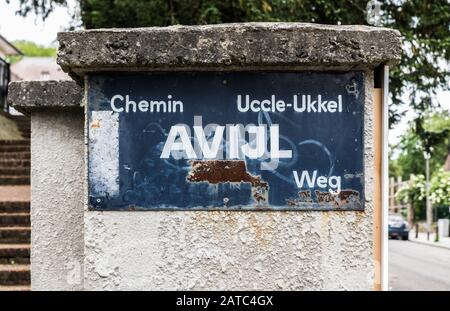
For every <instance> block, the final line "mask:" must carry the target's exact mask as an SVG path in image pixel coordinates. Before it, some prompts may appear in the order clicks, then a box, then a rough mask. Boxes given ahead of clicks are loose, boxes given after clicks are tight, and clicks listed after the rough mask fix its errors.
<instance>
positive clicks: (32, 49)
mask: <svg viewBox="0 0 450 311" xmlns="http://www.w3.org/2000/svg"><path fill="white" fill-rule="evenodd" d="M13 44H14V46H16V47H17V48H18V49H19V50H21V51H22V53H23V55H25V56H29V57H36V56H48V57H56V52H57V50H56V48H54V47H47V46H43V45H39V44H36V43H34V42H31V41H24V40H20V41H13Z"/></svg>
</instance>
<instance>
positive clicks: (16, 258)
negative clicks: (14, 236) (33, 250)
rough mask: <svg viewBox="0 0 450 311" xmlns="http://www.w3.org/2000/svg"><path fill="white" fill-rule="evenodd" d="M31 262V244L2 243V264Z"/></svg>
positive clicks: (0, 253)
mask: <svg viewBox="0 0 450 311" xmlns="http://www.w3.org/2000/svg"><path fill="white" fill-rule="evenodd" d="M29 263H30V244H0V265H5V264H29Z"/></svg>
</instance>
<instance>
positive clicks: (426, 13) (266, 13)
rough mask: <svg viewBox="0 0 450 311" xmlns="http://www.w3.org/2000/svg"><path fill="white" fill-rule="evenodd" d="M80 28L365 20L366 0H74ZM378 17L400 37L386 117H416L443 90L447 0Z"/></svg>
mask: <svg viewBox="0 0 450 311" xmlns="http://www.w3.org/2000/svg"><path fill="white" fill-rule="evenodd" d="M8 1H9V0H8ZM16 1H19V2H20V4H21V6H20V11H19V13H20V14H22V15H26V14H27V13H29V12H30V11H34V12H35V13H37V14H40V15H42V16H43V17H44V18H45V17H47V16H48V14H49V13H50V12H51V11H52V10H53V9H54V7H55V5H66V4H67V2H66V0H16ZM79 1H80V7H81V19H82V22H83V25H84V27H86V28H109V27H144V26H167V25H172V24H186V25H192V24H214V23H229V22H248V21H289V22H314V23H323V24H367V22H366V5H367V2H368V0H344V1H342V0H114V1H112V0H79ZM381 21H382V24H383V25H384V26H386V27H392V28H396V29H398V30H399V31H400V32H401V34H402V36H403V40H404V54H403V56H402V59H401V63H400V65H399V66H396V67H394V68H393V69H392V71H391V80H390V87H391V98H392V105H391V107H390V115H389V120H390V122H391V124H392V123H395V122H397V121H398V120H399V119H400V118H401V117H402V115H404V113H405V112H406V111H407V110H409V109H414V110H415V111H416V112H417V113H418V114H419V115H421V114H422V113H423V112H424V111H426V110H427V109H429V108H430V107H436V106H438V105H439V103H438V102H437V101H436V100H435V99H434V95H435V94H436V92H437V91H438V90H440V89H443V90H449V89H450V84H449V83H448V78H449V70H448V60H449V59H450V36H449V29H450V2H449V1H448V0H408V1H399V0H385V1H383V6H382V11H381Z"/></svg>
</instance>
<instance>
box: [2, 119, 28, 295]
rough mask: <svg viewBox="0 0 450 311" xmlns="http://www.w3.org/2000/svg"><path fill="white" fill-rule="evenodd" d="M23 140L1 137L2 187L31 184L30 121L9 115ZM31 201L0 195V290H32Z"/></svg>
mask: <svg viewBox="0 0 450 311" xmlns="http://www.w3.org/2000/svg"><path fill="white" fill-rule="evenodd" d="M8 118H10V119H12V120H14V121H15V122H16V124H17V125H18V128H19V130H20V131H21V133H22V136H23V138H24V139H23V140H0V187H2V186H8V187H10V186H19V185H21V186H24V185H30V120H29V118H26V117H24V116H9V117H8ZM30 235H31V226H30V202H29V201H28V202H26V201H25V202H24V201H5V200H4V199H3V200H2V198H1V197H0V291H23V290H30Z"/></svg>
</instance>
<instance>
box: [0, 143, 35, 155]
mask: <svg viewBox="0 0 450 311" xmlns="http://www.w3.org/2000/svg"><path fill="white" fill-rule="evenodd" d="M22 151H26V152H30V145H2V143H1V141H0V152H22Z"/></svg>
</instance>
